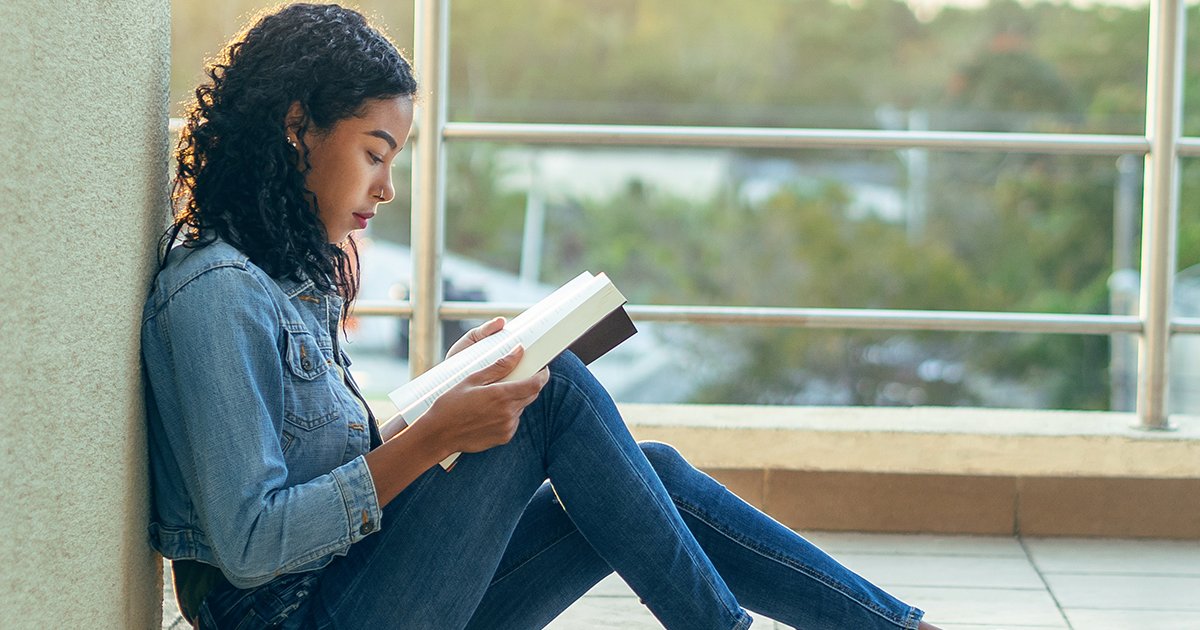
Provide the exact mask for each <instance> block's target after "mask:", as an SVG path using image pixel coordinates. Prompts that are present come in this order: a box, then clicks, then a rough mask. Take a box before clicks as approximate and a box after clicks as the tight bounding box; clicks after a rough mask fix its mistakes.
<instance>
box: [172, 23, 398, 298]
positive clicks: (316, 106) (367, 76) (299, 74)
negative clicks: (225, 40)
mask: <svg viewBox="0 0 1200 630" xmlns="http://www.w3.org/2000/svg"><path fill="white" fill-rule="evenodd" d="M205 74H206V75H207V76H208V80H207V81H205V82H204V83H202V84H201V85H200V86H199V87H198V88H196V92H195V95H196V101H195V103H194V104H193V105H192V106H191V107H190V108H189V110H188V112H187V115H186V118H185V123H184V128H183V133H182V136H181V138H180V140H179V145H178V147H177V148H176V152H175V157H176V159H177V161H178V167H177V170H176V175H175V181H174V188H173V191H172V195H171V197H172V202H173V207H174V209H175V217H174V221H173V222H172V224H171V227H170V228H168V229H167V232H166V233H165V234H164V235H163V238H162V243H161V244H160V245H161V247H160V256H161V258H160V260H159V264H160V266H161V265H162V264H165V259H166V253H167V250H168V249H169V248H170V247H171V246H172V245H173V244H174V243H175V242H176V241H177V240H182V242H183V244H184V245H185V246H189V247H202V246H204V245H207V244H208V243H211V242H212V241H213V240H215V239H216V238H217V237H219V238H221V239H222V240H224V241H226V242H228V243H229V244H231V245H233V246H234V247H236V248H237V249H239V250H240V251H242V252H243V253H245V254H246V255H247V256H248V257H249V258H250V260H251V261H252V262H253V263H254V264H255V265H258V266H259V267H261V268H262V269H263V270H264V271H266V272H267V273H268V274H270V275H271V276H272V277H274V278H280V279H282V278H292V279H296V280H304V279H311V280H312V281H313V283H314V284H315V285H316V286H317V288H318V289H319V290H321V291H323V292H327V293H333V292H336V293H338V294H339V295H341V296H342V297H343V298H345V299H346V301H347V303H349V302H350V301H352V300H353V299H354V298H355V297H356V296H357V294H358V250H357V248H356V247H355V245H354V241H353V239H348V240H347V243H348V246H349V250H350V251H347V250H346V249H343V247H341V246H338V245H334V244H330V243H329V240H328V236H327V234H326V230H325V226H324V224H323V223H322V222H321V221H320V219H319V218H318V214H317V203H318V200H317V199H316V195H314V194H313V193H312V191H310V190H308V189H307V188H306V187H305V177H306V175H307V173H308V171H309V170H310V169H311V165H310V164H309V161H308V155H309V151H308V145H307V144H305V142H304V138H305V133H306V132H308V131H310V130H312V131H315V132H324V131H328V130H329V129H331V128H332V127H333V125H334V124H335V123H337V122H338V121H340V120H343V119H346V118H349V117H351V116H355V115H357V114H358V113H360V112H361V110H362V108H363V106H364V105H366V103H367V101H368V100H370V99H388V98H395V97H399V96H413V95H414V94H415V93H416V91H417V83H416V81H415V80H414V78H413V74H412V66H411V65H410V64H409V63H408V61H407V60H405V58H404V57H403V56H402V55H401V54H400V52H399V51H398V50H397V49H396V47H395V46H394V45H393V44H392V43H391V42H390V41H389V40H388V39H387V37H385V36H384V35H383V34H381V33H380V32H379V31H377V30H375V29H374V28H372V27H371V26H370V25H369V24H367V21H366V19H365V18H364V17H363V16H362V15H361V14H359V13H358V12H356V11H352V10H350V9H346V8H343V7H340V6H338V5H318V4H293V5H289V6H286V7H284V8H282V9H280V10H278V11H275V12H273V13H271V14H269V15H266V16H265V17H263V18H261V19H259V20H258V21H257V22H256V23H255V24H254V25H253V26H251V27H250V28H249V29H247V30H246V31H244V32H243V33H241V34H239V35H238V36H236V37H234V39H233V40H232V41H231V42H230V43H229V45H228V46H226V47H225V50H224V52H223V53H222V55H221V56H220V57H219V58H218V59H217V60H216V61H215V62H213V63H211V64H210V65H209V66H208V67H207V68H206V71H205ZM292 103H299V104H300V107H301V109H302V110H303V113H304V119H303V121H302V122H301V123H300V127H299V129H294V131H296V136H297V137H298V139H299V143H298V146H296V147H293V146H292V145H291V144H289V143H288V141H287V136H286V135H285V133H286V132H287V129H286V128H285V127H286V125H285V118H286V116H287V114H288V110H289V108H290V106H291V104H292ZM181 233H182V235H181Z"/></svg>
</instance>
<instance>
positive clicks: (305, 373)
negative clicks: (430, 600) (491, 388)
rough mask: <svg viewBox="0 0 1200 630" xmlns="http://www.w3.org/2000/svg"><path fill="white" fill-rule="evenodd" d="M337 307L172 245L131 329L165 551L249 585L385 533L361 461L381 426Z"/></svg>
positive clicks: (158, 533) (289, 284)
mask: <svg viewBox="0 0 1200 630" xmlns="http://www.w3.org/2000/svg"><path fill="white" fill-rule="evenodd" d="M341 308H342V300H341V298H339V297H337V296H331V295H327V294H323V293H319V292H317V291H316V290H315V289H314V287H313V283H312V282H296V281H289V280H278V281H277V280H274V279H272V278H271V277H270V276H268V275H267V274H266V273H265V272H264V271H262V269H260V268H258V267H257V266H255V265H254V264H253V263H251V262H250V260H249V259H248V258H247V257H246V256H245V255H244V254H242V253H241V252H239V251H238V250H237V249H235V248H233V247H232V246H230V245H229V244H227V243H225V242H223V241H219V240H218V241H216V242H214V243H213V244H211V245H208V246H206V247H201V248H196V249H192V248H183V247H176V248H175V249H173V250H172V251H171V253H170V255H169V256H168V257H167V262H166V265H165V266H164V268H163V269H162V270H161V271H160V272H159V274H158V276H157V277H156V278H155V280H154V285H153V287H152V289H151V293H150V296H149V298H148V299H147V300H146V304H145V309H144V313H143V319H142V330H141V335H142V357H143V361H144V366H145V370H146V378H147V385H148V386H147V417H148V427H149V431H148V433H149V440H150V475H151V488H152V497H153V505H152V509H151V523H150V540H151V543H152V544H153V546H154V548H155V549H157V550H158V551H159V552H160V553H162V554H163V555H164V556H166V557H167V558H170V559H173V560H183V559H187V560H198V561H200V562H204V563H207V564H211V565H214V566H216V567H218V568H220V569H221V571H222V572H223V573H224V574H225V577H226V579H228V580H229V582H230V583H231V584H233V585H234V586H236V587H238V588H251V587H254V586H259V585H261V584H265V583H267V582H269V581H270V580H271V579H272V578H274V577H275V576H278V575H281V574H284V573H294V572H300V571H307V570H312V569H317V568H320V567H323V566H325V565H326V564H328V563H329V562H330V561H331V560H332V559H333V557H334V556H336V555H344V554H345V553H346V552H347V550H348V549H349V547H350V545H351V544H353V543H355V542H357V541H359V540H361V539H362V538H364V537H365V536H367V535H368V534H370V533H372V532H374V531H377V530H378V529H379V526H380V519H381V511H380V506H379V503H378V500H377V498H376V496H375V489H374V484H373V483H372V480H371V475H370V472H369V470H368V469H367V465H366V461H365V459H364V458H363V455H364V454H365V453H366V452H367V451H369V450H370V449H371V448H372V447H373V446H374V445H377V444H378V443H379V433H378V429H377V428H376V426H375V423H374V418H373V417H371V416H370V413H369V411H367V408H366V407H365V405H364V404H363V403H362V401H361V396H359V393H358V391H357V387H356V386H355V385H354V383H353V380H352V379H350V378H349V376H348V374H349V373H348V371H347V370H346V367H347V366H349V364H350V361H349V359H348V358H347V357H346V355H345V354H344V353H343V352H341V350H340V349H339V347H338V334H337V327H338V318H339V316H340V313H341ZM343 373H345V380H343Z"/></svg>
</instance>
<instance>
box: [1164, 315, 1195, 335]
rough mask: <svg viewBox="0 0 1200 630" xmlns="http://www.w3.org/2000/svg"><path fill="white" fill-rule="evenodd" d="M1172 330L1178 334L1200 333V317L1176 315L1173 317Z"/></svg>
mask: <svg viewBox="0 0 1200 630" xmlns="http://www.w3.org/2000/svg"><path fill="white" fill-rule="evenodd" d="M1171 332H1172V333H1174V334H1177V335H1197V334H1200V317H1176V318H1174V319H1172V320H1171Z"/></svg>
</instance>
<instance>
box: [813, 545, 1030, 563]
mask: <svg viewBox="0 0 1200 630" xmlns="http://www.w3.org/2000/svg"><path fill="white" fill-rule="evenodd" d="M821 550H822V551H824V552H826V553H840V554H843V555H855V556H881V557H888V556H894V557H903V558H913V557H919V558H970V559H972V560H978V559H980V558H993V559H996V560H1024V559H1025V558H1024V556H1019V555H1016V554H1007V555H998V554H986V553H930V552H918V551H858V550H855V549H839V548H837V547H821Z"/></svg>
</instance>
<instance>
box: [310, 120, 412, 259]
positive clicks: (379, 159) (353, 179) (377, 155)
mask: <svg viewBox="0 0 1200 630" xmlns="http://www.w3.org/2000/svg"><path fill="white" fill-rule="evenodd" d="M412 120H413V105H412V98H411V97H408V96H399V97H396V98H390V99H379V100H371V101H368V102H367V104H366V106H365V107H364V108H363V111H362V113H361V115H359V116H352V117H350V118H346V119H344V120H341V121H338V122H337V123H334V125H333V128H332V129H330V130H328V131H326V132H317V133H310V134H307V135H306V136H305V142H306V143H307V144H308V149H309V154H308V160H309V164H310V165H311V167H312V168H311V170H309V172H308V176H307V177H306V179H305V184H306V186H307V187H308V189H309V190H310V191H312V192H313V194H315V195H316V196H317V208H318V215H319V218H320V219H321V222H322V223H324V224H325V231H326V232H327V233H328V234H329V242H330V243H340V242H342V241H344V240H346V238H347V237H348V236H350V232H352V231H353V230H361V229H363V228H365V227H367V221H368V220H370V218H371V217H373V216H375V212H376V210H377V207H378V206H379V204H381V203H387V202H389V201H391V200H392V198H393V197H395V196H396V190H395V189H394V188H393V187H392V160H394V159H395V158H396V155H397V154H398V153H400V150H401V149H403V148H404V143H405V141H406V140H407V139H408V132H409V129H410V128H411V127H412Z"/></svg>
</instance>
